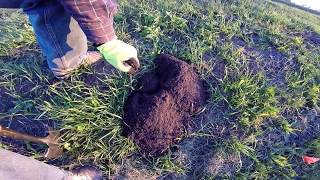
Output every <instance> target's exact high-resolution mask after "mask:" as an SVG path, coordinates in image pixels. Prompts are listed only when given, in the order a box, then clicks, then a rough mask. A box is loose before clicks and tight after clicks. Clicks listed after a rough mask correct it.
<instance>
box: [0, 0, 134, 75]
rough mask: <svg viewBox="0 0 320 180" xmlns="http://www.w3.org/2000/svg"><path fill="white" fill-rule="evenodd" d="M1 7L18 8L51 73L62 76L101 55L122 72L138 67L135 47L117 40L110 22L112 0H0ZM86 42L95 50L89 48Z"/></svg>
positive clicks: (131, 70) (115, 7)
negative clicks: (28, 23) (29, 27)
mask: <svg viewBox="0 0 320 180" xmlns="http://www.w3.org/2000/svg"><path fill="white" fill-rule="evenodd" d="M0 8H21V9H23V11H24V12H25V13H26V14H27V15H28V17H29V20H30V22H31V25H32V27H33V30H34V33H35V35H36V38H37V41H38V44H39V45H40V48H41V50H42V52H43V54H44V55H45V56H46V58H47V63H48V66H49V68H50V69H51V71H52V72H53V74H54V75H55V76H56V77H57V78H59V79H65V78H67V77H69V76H70V73H71V72H72V71H73V70H75V69H76V68H78V67H79V66H81V65H89V64H93V63H95V62H96V61H98V60H100V59H101V58H102V57H103V58H104V59H105V60H107V61H108V62H109V63H110V64H111V65H112V66H114V67H115V68H117V69H119V70H120V71H123V72H129V73H134V72H135V71H136V70H137V69H138V68H139V66H140V63H139V60H138V57H137V50H136V48H134V47H133V46H131V45H129V44H127V43H125V42H123V41H121V40H119V39H118V38H117V35H116V32H115V30H114V25H113V16H114V15H115V13H116V12H117V4H116V2H114V1H113V0H0ZM88 41H90V42H92V43H93V45H94V46H95V47H96V49H97V51H88V43H87V42H88Z"/></svg>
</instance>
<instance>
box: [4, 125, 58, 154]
mask: <svg viewBox="0 0 320 180" xmlns="http://www.w3.org/2000/svg"><path fill="white" fill-rule="evenodd" d="M0 136H5V137H10V138H13V139H19V140H25V141H31V142H36V143H42V144H46V145H47V146H48V149H47V151H46V153H45V155H44V157H45V158H47V159H54V158H57V157H59V156H61V155H62V154H63V148H62V147H61V146H60V144H59V137H60V136H59V132H56V131H52V129H50V128H49V135H48V136H47V137H36V136H31V135H28V134H23V133H19V132H17V131H14V130H11V129H8V128H5V127H3V126H1V125H0Z"/></svg>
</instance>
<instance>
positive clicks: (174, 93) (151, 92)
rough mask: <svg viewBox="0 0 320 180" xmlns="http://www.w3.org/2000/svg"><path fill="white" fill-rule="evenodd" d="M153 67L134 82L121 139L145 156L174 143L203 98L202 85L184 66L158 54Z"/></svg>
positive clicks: (188, 68) (161, 150) (191, 70)
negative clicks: (129, 142) (135, 147)
mask: <svg viewBox="0 0 320 180" xmlns="http://www.w3.org/2000/svg"><path fill="white" fill-rule="evenodd" d="M155 65H156V68H155V70H154V71H152V72H148V73H145V74H144V75H143V76H142V77H141V78H140V79H138V83H137V87H136V88H135V90H134V91H133V92H132V93H131V94H130V95H129V97H128V99H127V100H126V102H125V106H124V135H126V136H129V137H130V138H131V139H133V140H134V142H135V143H136V144H137V145H138V146H139V147H140V149H141V151H142V152H144V153H146V154H149V155H159V154H162V153H164V152H165V151H166V150H167V149H168V148H169V146H170V145H171V144H173V143H174V142H176V139H177V138H178V137H180V136H181V135H182V134H183V132H184V129H185V128H186V126H187V125H188V123H189V122H190V121H191V116H192V115H193V114H194V113H196V112H197V111H198V110H199V109H200V108H201V107H202V106H204V104H205V102H206V97H207V95H206V88H205V83H204V81H202V80H200V78H199V77H198V75H197V73H196V72H195V71H194V69H193V68H192V67H191V66H190V65H189V64H187V63H186V62H184V61H181V60H179V59H177V58H175V57H173V56H170V55H167V54H161V55H159V56H158V57H157V58H156V59H155Z"/></svg>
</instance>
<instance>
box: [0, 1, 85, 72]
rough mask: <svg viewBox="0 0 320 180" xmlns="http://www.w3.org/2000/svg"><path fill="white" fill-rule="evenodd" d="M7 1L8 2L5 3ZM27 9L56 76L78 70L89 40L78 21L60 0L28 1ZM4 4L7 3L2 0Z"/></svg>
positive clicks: (23, 5) (38, 39)
mask: <svg viewBox="0 0 320 180" xmlns="http://www.w3.org/2000/svg"><path fill="white" fill-rule="evenodd" d="M5 1H6V0H5ZM21 2H23V3H22V4H20V5H19V6H18V7H17V8H19V7H23V10H24V12H25V13H26V14H27V15H28V16H29V20H30V22H31V24H32V27H33V30H34V32H35V34H36V37H37V41H38V43H39V45H40V47H41V49H42V51H43V53H44V55H45V56H46V58H47V62H48V65H49V68H50V69H51V70H52V72H53V73H54V74H55V75H56V76H64V75H66V74H68V73H69V72H70V71H72V70H74V69H75V68H77V67H78V66H79V65H80V64H81V62H82V57H83V56H84V55H85V54H86V52H87V50H88V48H87V38H86V36H85V34H84V32H83V31H82V30H81V28H80V26H79V25H78V23H77V21H75V20H74V19H73V18H72V17H71V16H70V14H69V13H67V12H66V11H65V10H64V8H63V7H62V5H61V4H60V3H59V2H58V1H57V0H28V1H21ZM1 4H5V3H3V2H2V0H0V7H1Z"/></svg>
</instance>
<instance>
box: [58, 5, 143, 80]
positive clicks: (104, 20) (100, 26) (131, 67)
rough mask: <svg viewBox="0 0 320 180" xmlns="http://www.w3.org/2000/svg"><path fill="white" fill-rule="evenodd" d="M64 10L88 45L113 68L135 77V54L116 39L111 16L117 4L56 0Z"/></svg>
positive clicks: (136, 61) (136, 59) (136, 63)
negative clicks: (69, 15)
mask: <svg viewBox="0 0 320 180" xmlns="http://www.w3.org/2000/svg"><path fill="white" fill-rule="evenodd" d="M60 2H61V4H62V5H63V6H64V8H65V9H66V10H67V11H68V12H69V13H70V14H71V15H72V17H73V18H74V19H75V20H76V21H77V22H78V23H79V25H80V27H81V29H82V30H83V31H84V33H85V34H86V36H87V38H88V40H89V41H91V42H93V43H94V45H95V46H96V47H97V49H98V50H99V51H100V53H101V54H102V55H103V57H104V58H105V59H106V60H107V61H108V62H109V63H110V64H111V65H113V66H114V67H115V68H117V69H119V70H121V71H123V72H129V73H131V74H133V73H135V72H136V71H137V70H138V68H139V66H140V63H139V60H138V55H137V50H136V48H134V47H133V46H131V45H129V44H127V43H125V42H123V41H121V40H118V39H117V36H116V34H115V31H114V28H113V15H114V14H115V13H116V11H117V4H116V3H115V2H113V0H60Z"/></svg>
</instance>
